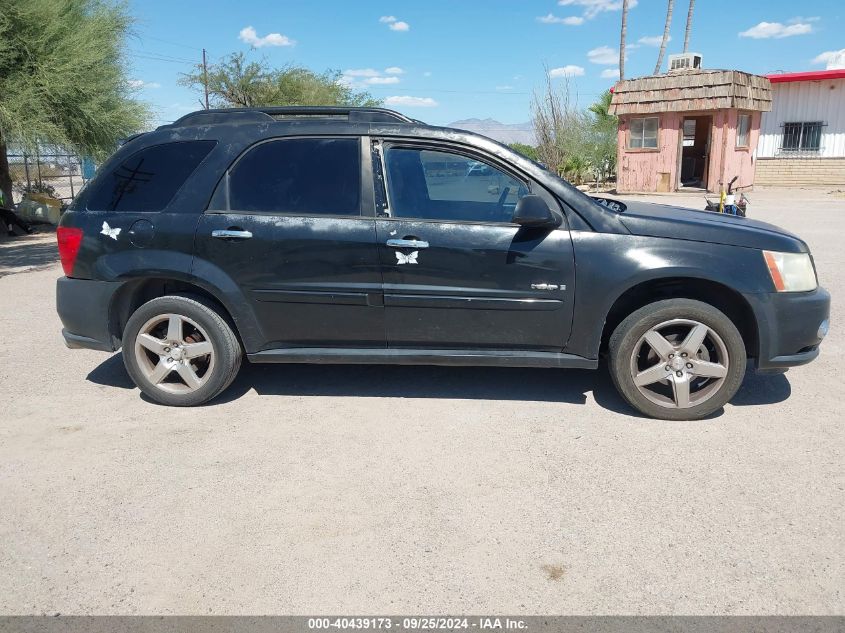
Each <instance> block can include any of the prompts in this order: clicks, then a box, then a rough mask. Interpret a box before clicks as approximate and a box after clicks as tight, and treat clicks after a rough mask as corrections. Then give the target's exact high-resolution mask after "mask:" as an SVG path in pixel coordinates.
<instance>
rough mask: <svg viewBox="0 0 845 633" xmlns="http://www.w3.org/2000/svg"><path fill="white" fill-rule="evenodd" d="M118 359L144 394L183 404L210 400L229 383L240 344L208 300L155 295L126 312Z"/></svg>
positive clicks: (239, 357)
mask: <svg viewBox="0 0 845 633" xmlns="http://www.w3.org/2000/svg"><path fill="white" fill-rule="evenodd" d="M123 362H124V364H125V365H126V371H127V372H129V375H130V377H131V378H132V380H133V381H134V382H135V384H136V385H138V388H139V389H140V390H141V391H143V392H144V393H145V394H147V395H148V396H149V397H150V398H152V399H153V400H155V401H156V402H160V403H162V404H166V405H171V406H183V407H187V406H194V405H198V404H202V403H204V402H207V401H208V400H211V399H212V398H214V397H215V396H217V395H218V394H219V393H220V392H222V391H223V390H224V389H226V387H228V386H229V385H230V384H231V382H232V380H234V378H235V376H236V375H237V373H238V369H239V368H240V365H241V346H240V343H239V342H238V339H237V337H236V336H235V334H234V332H233V331H232V328H231V327H230V326H229V324H228V323H227V322H226V321H225V319H223V318H222V317H221V316H220V314H218V313H217V311H215V310H214V309H213V307H211V305H207V304H206V303H204V302H202V301H200V300H197V299H193V298H189V297H182V296H168V297H159V298H157V299H153V300H151V301H148V302H147V303H145V304H144V305H142V306H141V307H139V308H138V309H137V310H136V311H135V312H134V313H133V314H132V316H131V317H129V321H128V322H127V324H126V328H125V329H124V333H123Z"/></svg>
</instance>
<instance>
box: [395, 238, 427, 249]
mask: <svg viewBox="0 0 845 633" xmlns="http://www.w3.org/2000/svg"><path fill="white" fill-rule="evenodd" d="M387 245H388V246H389V247H390V248H428V242H426V241H424V240H387Z"/></svg>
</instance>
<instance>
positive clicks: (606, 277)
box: [565, 231, 774, 359]
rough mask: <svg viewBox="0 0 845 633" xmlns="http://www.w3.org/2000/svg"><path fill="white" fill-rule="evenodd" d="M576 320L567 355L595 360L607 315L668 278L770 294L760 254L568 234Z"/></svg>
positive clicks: (624, 237) (654, 240) (683, 242)
mask: <svg viewBox="0 0 845 633" xmlns="http://www.w3.org/2000/svg"><path fill="white" fill-rule="evenodd" d="M572 243H573V247H574V249H575V266H576V282H575V316H574V318H573V324H572V333H571V335H570V338H569V341H568V343H567V346H566V348H565V351H567V352H569V353H572V354H578V355H579V356H584V357H585V358H591V359H592V358H598V354H599V348H600V345H601V337H602V332H603V330H604V326H605V322H606V320H607V315H608V313H609V312H610V310H611V308H612V307H613V305H614V303H616V301H617V300H618V299H619V298H620V297H621V296H622V295H623V294H625V292H627V291H628V290H630V289H632V288H634V287H635V286H637V285H640V284H642V283H644V282H648V281H654V280H659V279H669V278H676V279H677V278H688V279H701V280H706V281H710V282H714V283H718V284H721V285H723V286H726V287H728V288H731V289H732V290H735V291H736V292H738V293H741V294H759V293H766V292H772V291H773V290H774V288H773V287H772V281H771V278H770V276H769V273H768V269H767V268H766V264H765V261H764V260H763V257H762V255H761V254H760V251H759V250H757V249H753V248H743V247H737V246H725V245H720V244H708V243H705V242H693V241H689V240H676V239H666V238H655V237H643V236H637V235H618V234H617V235H611V234H607V233H591V232H581V231H573V232H572Z"/></svg>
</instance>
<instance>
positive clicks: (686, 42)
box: [684, 0, 695, 53]
mask: <svg viewBox="0 0 845 633" xmlns="http://www.w3.org/2000/svg"><path fill="white" fill-rule="evenodd" d="M694 6H695V0H689V11H687V30H686V31H685V32H684V52H685V53H686V52H687V49H688V48H689V35H690V31H692V8H693V7H694Z"/></svg>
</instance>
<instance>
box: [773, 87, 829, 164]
mask: <svg viewBox="0 0 845 633" xmlns="http://www.w3.org/2000/svg"><path fill="white" fill-rule="evenodd" d="M810 121H822V122H823V123H826V125H825V127H823V128H822V139H821V150H820V152H819V153H818V154H813V156H820V157H823V158H842V157H845V79H826V80H823V81H794V82H784V83H773V84H772V111H771V112H764V113H763V120H762V122H761V125H760V141H759V143H758V144H757V157H758V158H775V157H777V156H778V155H779V148H780V146H781V142H782V139H783V124H784V123H800V122H810Z"/></svg>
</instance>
